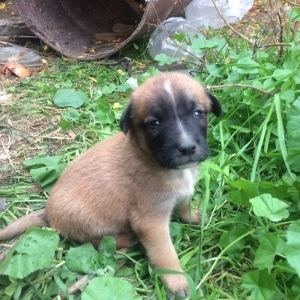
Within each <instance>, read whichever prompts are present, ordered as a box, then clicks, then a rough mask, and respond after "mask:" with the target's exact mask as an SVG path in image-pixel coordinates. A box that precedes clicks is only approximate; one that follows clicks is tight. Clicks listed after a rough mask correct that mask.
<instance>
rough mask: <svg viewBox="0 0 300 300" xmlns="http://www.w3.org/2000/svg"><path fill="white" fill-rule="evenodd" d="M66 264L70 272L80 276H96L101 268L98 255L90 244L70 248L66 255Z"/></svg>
mask: <svg viewBox="0 0 300 300" xmlns="http://www.w3.org/2000/svg"><path fill="white" fill-rule="evenodd" d="M66 264H67V266H68V268H69V269H70V270H71V271H73V272H77V273H82V274H97V271H98V270H99V269H101V268H103V265H102V264H101V262H100V261H99V253H98V252H97V251H96V250H95V248H94V247H93V245H92V244H90V243H87V244H83V245H81V246H79V247H76V248H70V250H69V251H68V253H67V255H66Z"/></svg>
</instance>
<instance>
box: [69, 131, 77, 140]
mask: <svg viewBox="0 0 300 300" xmlns="http://www.w3.org/2000/svg"><path fill="white" fill-rule="evenodd" d="M68 136H69V137H70V138H72V139H73V140H75V138H76V134H75V133H74V131H72V130H68Z"/></svg>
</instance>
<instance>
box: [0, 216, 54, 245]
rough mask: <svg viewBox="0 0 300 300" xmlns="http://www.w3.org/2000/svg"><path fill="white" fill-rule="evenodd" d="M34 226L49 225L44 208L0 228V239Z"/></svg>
mask: <svg viewBox="0 0 300 300" xmlns="http://www.w3.org/2000/svg"><path fill="white" fill-rule="evenodd" d="M34 226H38V227H42V226H49V224H48V221H47V218H46V212H45V210H41V211H39V212H35V213H32V214H29V215H26V216H24V217H22V218H20V219H18V220H16V221H15V222H13V223H11V224H10V225H8V226H7V227H5V228H4V229H2V230H0V241H1V240H6V239H8V238H9V237H11V236H14V235H17V234H19V233H21V232H23V231H25V230H27V229H29V228H31V227H34Z"/></svg>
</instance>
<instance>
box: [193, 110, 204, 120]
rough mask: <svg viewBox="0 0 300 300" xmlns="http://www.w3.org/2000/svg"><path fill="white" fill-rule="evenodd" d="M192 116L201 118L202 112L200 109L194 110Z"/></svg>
mask: <svg viewBox="0 0 300 300" xmlns="http://www.w3.org/2000/svg"><path fill="white" fill-rule="evenodd" d="M194 116H195V117H198V118H200V119H201V118H203V117H204V112H203V111H202V110H196V111H194Z"/></svg>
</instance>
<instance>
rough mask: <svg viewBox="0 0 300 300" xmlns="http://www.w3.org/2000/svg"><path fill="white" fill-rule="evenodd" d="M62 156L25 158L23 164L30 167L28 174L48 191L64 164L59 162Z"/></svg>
mask: <svg viewBox="0 0 300 300" xmlns="http://www.w3.org/2000/svg"><path fill="white" fill-rule="evenodd" d="M61 159H62V156H45V157H41V156H37V157H34V158H33V159H29V160H25V161H24V162H23V164H24V165H25V166H29V167H32V168H31V169H30V174H31V176H32V177H33V179H34V180H36V181H38V182H40V184H41V186H42V187H43V188H45V189H46V190H47V191H49V188H51V185H52V184H53V183H54V182H55V181H56V180H57V179H58V177H59V176H60V175H61V173H62V172H63V170H64V169H65V164H64V163H61V162H60V161H61Z"/></svg>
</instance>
